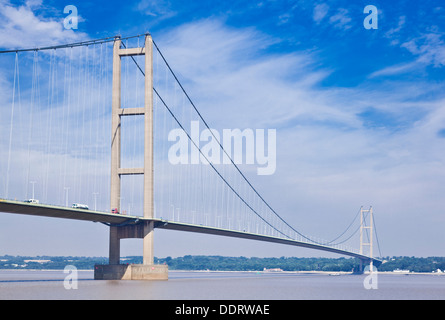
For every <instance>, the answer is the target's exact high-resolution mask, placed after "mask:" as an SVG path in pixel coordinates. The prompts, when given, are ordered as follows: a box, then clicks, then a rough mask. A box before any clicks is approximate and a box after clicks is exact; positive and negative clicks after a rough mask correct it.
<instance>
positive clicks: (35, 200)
mask: <svg viewBox="0 0 445 320" xmlns="http://www.w3.org/2000/svg"><path fill="white" fill-rule="evenodd" d="M25 202H26V203H33V204H39V200H37V199H29V200H25Z"/></svg>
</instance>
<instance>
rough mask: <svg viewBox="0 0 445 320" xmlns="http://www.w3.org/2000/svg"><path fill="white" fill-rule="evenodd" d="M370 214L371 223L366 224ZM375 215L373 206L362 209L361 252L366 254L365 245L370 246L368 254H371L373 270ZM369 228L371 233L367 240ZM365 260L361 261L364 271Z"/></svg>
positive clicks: (371, 268) (361, 267)
mask: <svg viewBox="0 0 445 320" xmlns="http://www.w3.org/2000/svg"><path fill="white" fill-rule="evenodd" d="M368 215H369V219H368V220H369V225H367V224H366V220H367V219H366V218H367V216H368ZM373 219H374V217H373V212H372V207H370V208H369V209H363V208H361V209H360V254H361V255H364V254H366V252H365V247H368V254H369V258H370V270H371V271H372V270H373V258H374V257H373V224H374V221H373ZM367 230H369V235H368V240H367V241H369V242H366V240H365V239H364V238H365V233H366V232H367ZM364 262H365V261H363V260H362V261H360V269H361V271H363V263H364Z"/></svg>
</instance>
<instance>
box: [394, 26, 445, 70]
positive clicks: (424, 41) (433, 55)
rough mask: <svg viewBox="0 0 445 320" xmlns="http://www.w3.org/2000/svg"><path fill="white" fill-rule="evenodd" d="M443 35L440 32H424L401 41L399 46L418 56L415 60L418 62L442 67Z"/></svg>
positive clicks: (444, 45)
mask: <svg viewBox="0 0 445 320" xmlns="http://www.w3.org/2000/svg"><path fill="white" fill-rule="evenodd" d="M443 36H444V34H441V33H428V34H424V35H422V36H420V37H418V38H415V39H412V40H410V41H407V42H405V43H403V44H402V45H401V47H403V48H405V49H407V50H408V51H409V52H411V53H412V54H413V55H415V56H418V59H417V61H418V62H420V63H424V64H427V65H429V64H431V65H434V66H435V67H443V66H445V42H444V40H443V39H442V38H443Z"/></svg>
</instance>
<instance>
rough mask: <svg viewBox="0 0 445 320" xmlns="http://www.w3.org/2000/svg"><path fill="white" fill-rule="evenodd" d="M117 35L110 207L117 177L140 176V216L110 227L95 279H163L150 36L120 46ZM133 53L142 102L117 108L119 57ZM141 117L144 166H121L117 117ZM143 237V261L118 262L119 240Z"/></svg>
mask: <svg viewBox="0 0 445 320" xmlns="http://www.w3.org/2000/svg"><path fill="white" fill-rule="evenodd" d="M121 46H122V41H121V38H120V37H116V39H115V41H114V48H113V88H112V95H113V96H112V115H111V118H112V120H111V122H112V127H111V129H112V132H111V134H112V135H111V198H110V205H111V210H112V211H113V210H117V211H118V212H120V200H121V177H122V176H124V175H143V176H144V204H143V213H144V219H141V221H140V222H139V223H136V224H128V225H119V226H117V225H111V226H110V251H109V265H100V266H99V265H98V266H96V267H95V279H104V280H120V279H124V280H156V279H158V280H164V279H167V278H168V268H167V266H164V265H155V264H154V253H153V230H154V222H153V221H152V220H151V221H150V219H153V218H154V200H153V198H154V196H153V194H154V183H153V178H154V170H153V39H152V37H151V35H150V34H146V35H145V46H144V47H140V48H122V47H121ZM137 55H144V56H145V72H144V73H145V102H144V106H143V107H140V106H136V107H134V108H124V109H123V108H121V59H122V58H123V57H132V56H137ZM124 116H144V167H143V168H121V118H122V117H124ZM121 239H143V264H142V265H121V264H120V240H121Z"/></svg>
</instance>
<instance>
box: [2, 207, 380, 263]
mask: <svg viewBox="0 0 445 320" xmlns="http://www.w3.org/2000/svg"><path fill="white" fill-rule="evenodd" d="M0 212H5V213H13V214H24V215H32V216H41V217H49V218H62V219H72V220H83V221H92V222H100V223H103V224H106V225H112V226H125V225H131V224H133V225H134V224H138V223H143V222H144V221H154V227H155V228H157V229H167V230H176V231H186V232H194V233H204V234H212V235H218V236H225V237H233V238H242V239H250V240H257V241H265V242H273V243H280V244H286V245H292V246H297V247H304V248H309V249H315V250H322V251H328V252H333V253H337V254H340V255H346V256H350V257H354V258H358V259H360V260H362V261H363V262H366V263H368V262H370V258H369V257H368V256H365V255H361V254H359V253H355V252H351V251H346V250H342V249H338V248H334V247H329V246H325V245H319V244H315V243H307V242H303V241H297V240H292V239H285V238H279V237H273V236H267V235H261V234H255V233H249V232H243V231H234V230H228V229H221V228H215V227H207V226H203V225H193V224H187V223H181V222H174V221H168V220H162V219H144V218H143V217H138V216H128V215H122V214H114V213H108V212H99V211H92V210H82V209H74V208H66V207H60V206H53V205H44V204H30V203H25V202H21V201H11V200H2V199H0ZM372 260H373V264H374V265H376V266H378V265H380V264H381V261H380V260H378V259H375V258H374V259H372Z"/></svg>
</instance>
